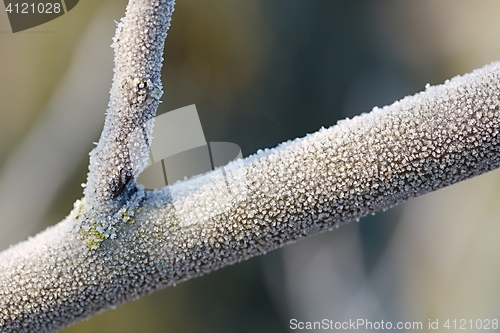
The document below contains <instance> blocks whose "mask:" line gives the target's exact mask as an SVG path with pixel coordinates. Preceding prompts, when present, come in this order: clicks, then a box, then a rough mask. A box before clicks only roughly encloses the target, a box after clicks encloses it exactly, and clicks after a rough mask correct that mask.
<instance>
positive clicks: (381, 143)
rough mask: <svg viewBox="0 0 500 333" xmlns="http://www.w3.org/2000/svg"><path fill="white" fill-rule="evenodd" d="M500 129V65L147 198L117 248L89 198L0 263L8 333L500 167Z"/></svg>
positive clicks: (55, 324)
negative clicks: (92, 217) (93, 214)
mask: <svg viewBox="0 0 500 333" xmlns="http://www.w3.org/2000/svg"><path fill="white" fill-rule="evenodd" d="M499 128H500V63H495V64H492V65H489V66H486V67H484V68H482V69H480V70H476V71H475V72H474V73H471V74H467V75H465V76H463V77H456V78H454V79H452V80H450V81H449V82H446V83H445V84H444V85H441V86H436V87H428V88H427V89H426V91H425V92H422V93H419V94H417V95H415V96H412V97H407V98H404V99H403V100H401V101H399V102H396V103H394V104H393V105H391V106H388V107H384V108H382V109H379V108H376V109H374V110H373V111H372V112H371V113H368V114H364V115H361V116H359V117H355V118H353V119H351V120H344V121H341V122H339V124H338V125H336V126H334V127H331V128H329V129H322V130H320V131H319V132H317V133H315V134H312V135H309V136H307V137H305V138H302V139H297V140H295V141H293V142H287V143H284V144H282V145H280V146H279V147H277V148H275V149H271V150H267V151H264V152H259V153H257V154H256V155H254V156H252V157H249V158H247V159H245V160H244V161H243V163H241V164H238V163H237V162H233V164H230V165H229V166H228V167H226V173H225V174H226V176H224V175H221V174H218V173H216V172H214V173H212V174H209V175H206V176H205V177H200V178H197V179H195V180H192V181H187V182H183V183H179V184H176V185H174V186H172V187H167V188H165V189H163V190H159V191H154V192H145V191H143V190H141V189H138V190H137V191H136V192H135V194H133V195H132V197H131V198H130V199H129V200H128V201H127V202H126V204H125V205H124V206H123V207H122V208H121V209H120V210H119V211H117V212H116V213H115V215H113V216H108V218H107V219H108V220H113V221H114V222H113V223H114V226H115V228H116V238H114V239H112V238H111V237H110V238H107V239H105V240H103V241H101V242H97V247H94V245H95V244H93V243H92V242H89V241H88V237H90V236H94V238H95V239H100V238H104V237H101V236H102V235H101V234H100V233H99V232H98V230H96V228H93V229H92V228H90V225H89V224H88V223H90V222H89V221H88V211H89V210H90V209H91V205H90V204H89V203H88V202H87V201H86V200H85V199H84V200H83V201H81V202H77V203H76V204H75V209H74V210H73V212H72V213H71V214H70V216H68V217H67V218H66V219H65V220H64V221H62V222H61V223H59V224H58V225H56V226H54V227H52V228H49V229H47V230H46V231H44V232H42V233H40V234H39V235H37V236H35V237H34V238H32V239H30V240H28V241H26V242H24V243H20V244H18V245H17V246H15V247H12V248H10V249H9V250H7V251H4V252H3V253H1V254H0V330H1V331H2V332H4V331H5V332H10V331H15V332H46V331H51V330H55V329H57V328H60V327H62V326H65V325H68V324H70V323H72V322H74V321H77V320H80V319H82V318H85V317H88V316H90V315H92V314H94V313H96V312H98V311H101V310H103V309H106V308H108V307H110V306H113V305H116V304H119V303H122V302H125V301H127V300H130V299H133V298H136V297H140V296H141V295H144V294H147V293H149V292H152V291H154V290H157V289H159V288H163V287H165V286H168V285H172V284H175V283H177V282H180V281H183V280H186V279H189V278H192V277H195V276H199V275H202V274H204V273H208V272H211V271H214V270H216V269H218V268H221V267H224V266H227V265H230V264H233V263H236V262H238V261H241V260H245V259H247V258H250V257H252V256H255V255H259V254H263V253H265V252H266V251H269V250H272V249H276V248H278V247H280V246H282V245H284V244H286V243H290V242H293V241H294V240H296V239H298V238H301V237H304V236H308V235H313V234H315V233H318V232H321V231H324V230H327V229H331V228H333V227H336V226H338V225H340V224H342V223H346V222H348V221H350V220H353V219H357V218H360V217H362V216H364V215H366V214H369V213H371V212H375V211H378V210H381V209H384V208H388V207H391V206H392V205H394V204H397V203H400V202H403V201H405V200H407V199H409V198H412V197H415V196H418V195H421V194H424V193H427V192H429V191H433V190H437V189H439V188H442V187H444V186H447V185H450V184H453V183H455V182H458V181H461V180H464V179H467V178H470V177H473V176H476V175H479V174H481V173H484V172H486V171H488V170H492V169H494V168H497V167H499V166H500V154H499V153H500V139H499V135H498V131H499ZM227 184H229V187H230V188H231V189H232V191H231V193H232V194H231V196H230V200H226V199H227V197H225V196H221V193H225V192H224V191H225V189H226V186H228V185H227ZM171 193H176V195H175V196H173V195H172V194H171ZM101 222H102V221H93V222H92V223H101ZM102 223H103V222H102ZM82 236H85V237H87V238H85V237H84V239H83V240H82ZM92 249H94V250H92Z"/></svg>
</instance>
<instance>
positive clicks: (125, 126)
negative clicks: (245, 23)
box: [85, 0, 174, 212]
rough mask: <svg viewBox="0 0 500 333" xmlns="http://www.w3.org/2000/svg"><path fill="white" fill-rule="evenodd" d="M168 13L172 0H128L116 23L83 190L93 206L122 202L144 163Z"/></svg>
mask: <svg viewBox="0 0 500 333" xmlns="http://www.w3.org/2000/svg"><path fill="white" fill-rule="evenodd" d="M173 11H174V0H153V1H151V0H131V1H130V2H129V4H128V6H127V12H126V15H125V18H123V19H122V20H121V21H120V22H119V23H118V26H117V30H116V35H115V37H114V39H113V45H112V47H113V48H114V50H115V69H114V72H115V73H114V76H113V85H112V87H111V98H110V102H109V106H108V110H107V115H106V121H105V124H104V129H103V132H102V134H101V138H100V140H99V143H98V145H97V147H96V148H95V149H94V150H93V151H92V153H91V155H90V165H89V174H88V179H87V187H86V189H85V196H86V198H88V200H89V202H90V203H91V204H92V206H93V208H94V209H96V210H100V211H103V212H107V211H109V210H113V209H115V208H116V207H119V206H120V205H121V204H123V202H125V201H126V200H127V199H128V198H129V197H130V195H132V193H133V191H134V190H135V186H134V183H135V178H136V177H137V176H138V175H139V173H140V172H141V171H142V170H143V169H144V168H145V166H146V162H147V159H148V152H149V146H150V142H151V134H152V130H153V129H152V126H153V122H152V121H149V120H151V119H153V118H154V116H155V115H156V109H157V107H158V103H159V100H160V97H161V95H162V93H163V92H162V84H161V80H160V71H161V67H162V62H163V57H162V56H163V49H164V44H165V38H166V36H167V30H168V28H169V26H170V20H171V16H172V12H173ZM131 133H137V134H138V135H140V140H139V139H138V138H133V137H131V135H130V134H131Z"/></svg>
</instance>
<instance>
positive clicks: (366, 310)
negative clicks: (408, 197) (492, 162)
mask: <svg viewBox="0 0 500 333" xmlns="http://www.w3.org/2000/svg"><path fill="white" fill-rule="evenodd" d="M125 6H126V1H123V0H112V1H109V0H108V1H103V0H100V1H97V0H86V1H81V2H80V3H79V4H78V6H77V7H75V9H73V10H72V11H71V12H69V13H68V14H66V15H64V16H62V17H61V18H58V19H56V20H54V21H51V22H49V23H47V24H44V25H42V26H39V27H36V28H33V29H30V30H27V31H25V32H20V33H16V34H12V32H11V30H10V26H9V23H8V20H7V15H6V13H5V11H3V10H2V11H1V13H0V59H1V62H0V101H1V103H0V212H1V219H0V230H1V231H0V249H5V248H7V247H8V246H9V245H11V244H15V243H17V242H18V241H21V240H23V239H26V238H27V237H28V236H30V235H34V234H35V233H37V232H39V231H41V230H43V229H44V228H46V227H47V226H49V225H52V224H55V223H57V222H58V221H60V220H61V219H62V218H64V217H65V216H66V214H68V213H69V211H70V209H71V208H72V203H73V202H74V201H75V200H76V199H78V198H80V197H81V195H82V188H81V183H84V182H85V179H86V171H87V164H88V152H89V151H90V150H91V149H92V147H93V144H92V142H94V141H97V140H98V138H99V134H100V131H101V129H102V125H103V121H104V112H105V110H106V106H107V101H108V92H109V88H110V86H111V78H112V68H113V67H112V66H113V53H112V49H111V48H110V44H111V38H112V36H113V35H114V29H115V23H114V20H116V21H118V20H119V19H120V17H122V16H123V15H124V12H125ZM1 8H3V7H1ZM499 12H500V2H499V1H496V0H476V1H467V0H420V1H410V0H404V1H401V0H384V1H364V0H356V1H340V0H252V1H243V0H203V1H201V0H178V4H177V6H176V11H175V14H174V16H173V22H172V27H171V29H170V33H169V37H168V38H167V42H166V48H165V64H164V69H163V82H164V88H165V95H164V96H163V104H162V105H161V107H160V109H159V111H158V112H159V113H163V112H167V111H170V110H173V109H176V108H179V107H183V106H186V105H190V104H196V106H197V109H198V112H199V115H200V118H201V122H202V125H203V129H204V132H205V136H206V139H207V141H228V142H234V143H236V144H238V145H239V146H240V147H241V148H242V152H243V155H244V156H248V155H251V154H253V153H254V152H256V151H257V150H258V149H260V148H266V147H273V146H276V145H277V144H278V143H280V142H282V141H286V140H289V139H292V138H295V137H301V136H304V135H305V134H306V133H311V132H314V131H316V130H318V129H319V128H320V127H321V126H324V127H329V126H332V125H334V124H335V123H336V122H337V120H339V119H343V118H346V117H352V116H354V115H356V114H360V113H362V112H368V111H370V110H371V109H372V107H374V106H383V105H386V104H390V103H392V102H393V101H395V100H398V99H400V98H402V97H404V96H405V95H410V94H414V93H416V92H418V91H420V90H422V89H423V88H424V86H425V84H426V83H430V84H438V83H442V82H443V81H444V80H445V79H447V78H450V77H453V76H455V75H458V74H464V73H467V72H470V71H471V70H473V69H474V68H478V67H482V66H483V65H485V64H487V63H490V62H492V61H495V60H500V43H499V40H500V20H498V13H499ZM499 222H500V172H499V171H495V172H490V173H488V174H486V175H483V176H481V177H478V178H476V179H472V180H469V181H466V182H463V183H460V184H457V185H454V186H451V187H449V188H446V189H444V190H440V191H438V192H435V193H432V194H429V195H426V196H424V197H421V198H418V199H415V200H413V201H411V202H409V203H407V204H404V205H401V206H398V207H396V208H393V209H390V210H388V211H386V212H381V213H377V214H376V215H374V216H368V217H366V218H363V219H361V221H360V222H359V223H351V224H349V225H347V226H344V227H342V228H340V229H338V230H335V231H333V232H328V233H324V234H321V235H318V236H314V237H311V238H308V239H306V240H302V241H299V242H297V243H296V244H294V245H291V246H288V247H286V248H283V249H281V250H277V251H273V252H271V253H269V254H267V255H265V256H262V257H258V258H254V259H251V260H249V261H246V262H243V263H240V264H237V265H234V266H231V267H227V268H224V269H222V270H220V271H217V272H214V273H211V274H209V275H206V276H204V277H201V278H197V279H193V280H191V281H188V282H184V283H181V284H179V285H177V286H176V287H171V288H167V289H165V290H162V291H159V292H156V293H154V294H152V295H150V296H147V297H144V298H142V299H140V300H138V301H135V302H130V303H128V304H125V305H122V306H119V307H117V308H116V309H114V310H108V311H106V312H104V313H103V314H100V315H97V316H94V317H92V318H91V319H90V320H88V321H83V322H80V323H78V324H76V325H74V326H72V327H69V328H66V329H64V330H63V331H62V332H66V333H70V332H71V333H76V332H96V333H98V332H123V333H125V332H287V331H291V329H290V325H289V322H290V319H292V318H296V319H297V320H299V321H320V320H322V319H324V318H327V319H331V320H334V321H344V320H349V319H352V320H356V319H358V318H362V319H366V320H371V321H381V320H384V321H392V322H394V323H395V322H397V321H422V322H423V323H424V331H425V328H426V327H427V322H428V320H429V319H430V320H436V319H439V321H440V323H442V322H444V321H445V320H446V319H451V320H453V319H462V318H464V319H467V320H469V319H473V320H475V319H485V318H490V319H493V318H497V319H500V318H499V317H498V314H499V313H500V283H499V282H498V281H500V260H498V256H499V255H500V242H499V241H498V238H499V236H500V223H499ZM495 316H496V317H495ZM471 331H472V330H471Z"/></svg>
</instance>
